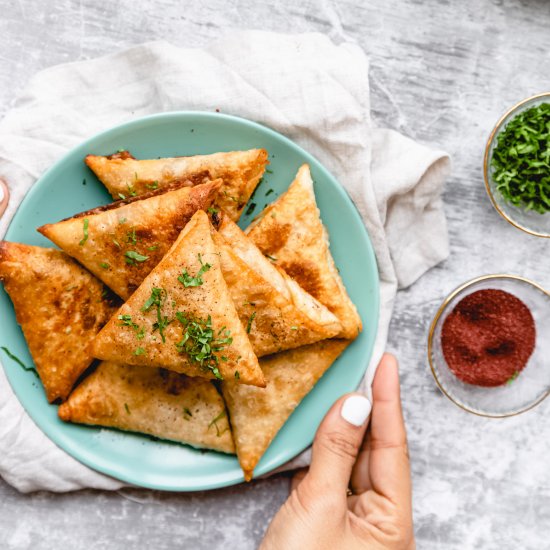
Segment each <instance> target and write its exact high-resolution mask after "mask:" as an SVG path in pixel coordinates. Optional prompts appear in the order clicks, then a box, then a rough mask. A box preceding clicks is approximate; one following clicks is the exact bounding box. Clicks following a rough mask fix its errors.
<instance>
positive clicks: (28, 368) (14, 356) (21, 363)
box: [0, 346, 38, 378]
mask: <svg viewBox="0 0 550 550" xmlns="http://www.w3.org/2000/svg"><path fill="white" fill-rule="evenodd" d="M0 349H2V350H3V351H4V353H5V354H6V355H7V356H8V357H9V358H10V359H11V360H12V361H15V362H16V363H17V364H18V365H19V366H20V367H22V368H23V370H26V371H27V372H32V373H33V374H34V375H35V376H36V377H37V378H38V373H37V372H36V369H34V368H32V367H27V365H25V363H23V361H21V359H19V357H17V356H16V355H14V354H13V353H12V352H11V351H10V350H9V349H8V348H6V347H4V346H2V347H1V348H0Z"/></svg>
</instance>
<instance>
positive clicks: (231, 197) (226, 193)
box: [223, 191, 239, 202]
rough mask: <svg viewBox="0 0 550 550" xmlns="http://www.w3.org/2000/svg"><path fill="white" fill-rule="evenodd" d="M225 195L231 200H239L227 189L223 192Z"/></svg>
mask: <svg viewBox="0 0 550 550" xmlns="http://www.w3.org/2000/svg"><path fill="white" fill-rule="evenodd" d="M223 195H224V197H226V198H228V199H229V200H232V201H233V202H239V201H238V200H237V199H236V198H235V197H233V196H231V195H230V194H229V193H228V192H227V191H224V192H223Z"/></svg>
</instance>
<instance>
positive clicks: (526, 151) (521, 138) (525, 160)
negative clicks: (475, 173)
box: [491, 103, 550, 214]
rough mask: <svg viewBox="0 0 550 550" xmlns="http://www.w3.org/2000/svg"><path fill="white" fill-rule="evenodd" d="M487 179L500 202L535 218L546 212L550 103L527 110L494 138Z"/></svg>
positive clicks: (549, 173) (548, 202)
mask: <svg viewBox="0 0 550 550" xmlns="http://www.w3.org/2000/svg"><path fill="white" fill-rule="evenodd" d="M491 168H492V169H493V171H492V174H491V178H492V179H493V181H494V183H495V185H496V188H497V190H498V191H499V192H500V194H501V195H502V197H503V198H504V200H506V201H507V202H508V203H510V204H512V205H514V206H517V207H518V208H521V209H523V210H534V211H535V212H538V213H539V214H544V213H545V212H548V211H550V103H541V104H540V105H536V106H535V107H531V108H530V109H527V110H525V111H523V112H521V113H520V114H518V115H517V116H515V117H514V118H512V120H510V122H508V124H506V126H505V128H504V130H502V131H501V132H499V133H498V134H497V138H496V146H495V148H494V149H493V154H492V158H491Z"/></svg>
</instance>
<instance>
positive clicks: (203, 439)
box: [59, 361, 235, 453]
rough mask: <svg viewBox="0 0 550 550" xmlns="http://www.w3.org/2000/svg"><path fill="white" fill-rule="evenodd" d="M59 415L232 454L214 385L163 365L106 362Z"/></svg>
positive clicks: (81, 421)
mask: <svg viewBox="0 0 550 550" xmlns="http://www.w3.org/2000/svg"><path fill="white" fill-rule="evenodd" d="M59 417H60V418H61V419H62V420H64V421H66V422H75V423H78V424H90V425H95V426H106V427H110V428H117V429H119V430H125V431H130V432H139V433H144V434H148V435H152V436H154V437H158V438H159V439H167V440H170V441H177V442H180V443H187V444H189V445H192V446H194V447H199V448H205V449H214V450H216V451H222V452H224V453H234V452H235V446H234V444H233V438H232V435H231V430H230V428H229V423H228V420H227V414H226V411H225V405H224V402H223V400H222V398H221V396H220V394H219V393H218V392H217V390H216V388H215V387H214V386H213V385H212V383H211V382H209V381H208V380H204V379H202V378H189V377H188V376H185V375H183V374H177V373H174V372H170V371H166V370H163V369H151V368H148V367H138V366H130V365H119V364H117V363H112V362H109V361H104V362H102V363H100V364H99V365H98V367H97V369H96V370H95V371H94V372H93V373H92V374H91V375H90V376H88V377H87V378H86V379H85V380H84V381H83V382H82V383H81V384H80V385H79V386H78V387H77V388H76V389H75V391H74V392H73V393H72V394H71V395H70V397H69V399H68V400H67V401H66V402H65V403H63V405H61V407H59Z"/></svg>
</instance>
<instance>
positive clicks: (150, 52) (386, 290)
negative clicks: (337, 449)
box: [0, 31, 449, 492]
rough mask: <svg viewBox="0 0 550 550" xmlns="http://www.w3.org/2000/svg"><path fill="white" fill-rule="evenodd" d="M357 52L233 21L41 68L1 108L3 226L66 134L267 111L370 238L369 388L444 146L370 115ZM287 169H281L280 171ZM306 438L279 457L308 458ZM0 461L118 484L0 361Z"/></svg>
mask: <svg viewBox="0 0 550 550" xmlns="http://www.w3.org/2000/svg"><path fill="white" fill-rule="evenodd" d="M368 68H369V65H368V60H367V57H366V56H365V54H364V52H363V51H362V50H361V48H359V47H358V46H357V45H355V44H351V43H342V44H340V45H335V44H333V43H332V42H331V41H330V40H329V39H328V38H327V37H326V36H324V35H321V34H303V35H281V34H275V33H268V32H262V31H246V32H236V33H233V34H230V35H227V36H225V37H223V38H221V39H219V40H217V41H215V42H213V43H211V44H210V45H209V46H207V47H205V48H202V49H182V48H177V47H175V46H172V45H170V44H168V43H166V42H152V43H148V44H144V45H141V46H137V47H133V48H131V49H129V50H126V51H123V52H120V53H116V54H113V55H109V56H106V57H102V58H99V59H94V60H89V61H83V62H77V63H69V64H65V65H59V66H56V67H52V68H49V69H46V70H44V71H42V72H40V73H38V74H37V75H36V76H35V77H34V78H32V80H31V81H30V83H29V84H28V86H27V88H26V90H25V91H24V92H23V93H22V94H21V95H20V96H19V97H18V99H17V100H16V102H15V104H14V107H13V108H12V109H11V110H10V111H9V112H8V113H7V114H6V116H5V117H4V119H3V120H2V121H1V122H0V176H2V177H4V178H5V179H6V180H7V181H8V184H9V187H10V192H11V201H10V204H9V207H8V210H7V211H6V213H5V214H4V216H3V217H2V219H1V220H0V236H3V235H4V233H5V231H6V229H7V227H8V224H9V221H10V219H11V217H12V216H13V214H14V212H15V210H16V209H17V207H18V205H19V203H20V202H21V200H22V199H23V198H24V196H25V194H26V192H27V191H28V190H29V188H30V187H31V186H32V185H33V184H34V182H35V181H36V180H37V179H38V178H39V177H40V175H41V174H42V173H43V172H44V171H45V170H46V169H47V168H49V167H50V166H51V165H52V163H53V162H55V161H56V160H58V159H59V158H61V157H62V156H63V155H64V154H65V153H66V152H67V151H69V150H70V149H71V148H72V147H74V146H76V145H77V144H79V143H80V142H81V141H83V140H84V139H86V138H88V137H90V136H91V135H93V134H95V133H97V132H100V131H102V130H105V129H107V128H109V127H111V126H114V125H117V124H120V123H122V122H126V121H128V120H132V119H135V118H139V117H142V116H144V115H149V114H152V113H158V112H161V111H175V110H204V111H214V110H215V109H219V110H220V111H221V112H223V113H228V114H233V115H237V116H241V117H245V118H248V119H251V120H255V121H258V122H260V123H262V124H265V125H267V126H269V127H271V128H273V129H275V130H277V131H278V132H281V133H282V134H284V135H286V136H288V137H289V138H290V139H292V140H294V141H296V142H297V143H298V144H300V145H301V146H302V147H303V148H305V149H306V150H307V151H309V152H311V153H312V154H313V155H314V156H316V157H317V158H318V159H319V160H320V161H321V162H322V163H323V164H324V165H325V166H326V167H327V168H328V170H329V171H331V172H332V173H333V174H334V175H335V176H336V177H337V179H338V180H339V181H340V183H341V184H342V185H343V186H344V187H345V188H346V189H347V191H348V193H349V194H350V196H351V197H352V199H353V200H354V202H355V204H356V205H357V208H358V209H359V211H360V214H361V216H362V218H363V220H364V223H365V226H366V228H367V230H368V232H369V235H370V238H371V240H372V243H373V246H374V249H375V252H376V257H377V262H378V269H379V273H380V294H381V296H380V298H381V306H380V307H381V309H380V323H379V327H378V335H377V339H376V344H375V351H374V354H373V357H372V361H371V363H370V365H369V367H368V369H367V372H366V375H365V378H364V380H363V382H362V385H361V389H362V390H363V391H366V392H367V393H368V391H369V390H370V385H371V382H372V378H373V376H374V372H375V368H376V365H377V364H378V361H379V359H380V357H381V355H382V353H383V350H384V347H385V344H386V338H387V331H388V326H389V322H390V318H391V312H392V306H393V301H394V298H395V295H396V292H397V289H398V288H402V287H406V286H408V285H410V284H412V283H413V282H414V281H415V280H416V279H418V277H420V276H421V275H422V274H423V273H424V272H425V271H426V270H428V269H430V268H431V267H433V266H434V265H436V264H437V263H438V262H440V261H441V260H443V259H444V258H445V257H446V256H447V255H448V237H447V229H446V221H445V216H444V213H443V209H442V203H441V198H440V196H441V191H442V187H443V183H444V180H445V178H446V175H447V173H448V171H449V158H448V156H447V155H446V154H445V153H443V152H441V151H437V150H433V149H430V148H428V147H425V146H423V145H420V144H418V143H416V142H414V141H413V140H411V139H408V138H406V137H404V136H402V135H400V134H399V133H397V132H395V131H392V130H387V129H379V128H374V127H373V125H372V122H371V118H370V96H369V80H368ZM289 183H290V182H289ZM308 460H309V454H308V452H307V451H306V452H305V453H303V454H302V455H300V456H299V457H297V458H296V459H294V460H293V461H292V462H291V463H289V464H287V465H286V466H285V467H286V468H292V467H296V466H301V465H304V464H307V462H308ZM0 475H1V476H2V477H3V478H4V479H5V480H6V481H7V482H8V483H10V484H11V485H13V486H14V487H15V488H17V489H18V490H19V491H22V492H30V491H36V490H50V491H71V490H76V489H81V488H86V487H93V488H98V489H110V490H114V489H118V488H120V487H121V486H122V485H123V484H122V483H121V482H119V481H117V480H115V479H112V478H110V477H107V476H105V475H102V474H100V473H98V472H95V471H93V470H91V469H89V468H88V467H86V466H84V465H82V464H80V463H79V462H78V461H76V460H75V459H73V458H72V457H70V456H69V455H67V454H66V453H65V452H64V451H62V450H61V449H59V448H58V447H57V446H56V445H55V444H54V443H52V442H51V441H50V440H49V439H48V438H47V437H46V436H45V435H44V434H43V433H42V432H41V431H40V430H39V429H38V428H37V427H36V425H35V424H34V423H33V421H32V420H31V419H30V418H29V417H28V415H27V414H26V413H25V411H24V410H23V408H22V406H21V405H20V403H19V401H18V400H17V398H16V397H15V395H14V394H13V392H12V390H11V388H10V386H9V383H8V382H7V380H6V378H5V375H4V372H3V370H2V369H0Z"/></svg>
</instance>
